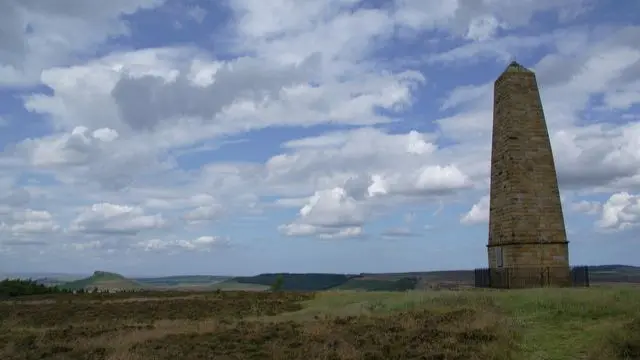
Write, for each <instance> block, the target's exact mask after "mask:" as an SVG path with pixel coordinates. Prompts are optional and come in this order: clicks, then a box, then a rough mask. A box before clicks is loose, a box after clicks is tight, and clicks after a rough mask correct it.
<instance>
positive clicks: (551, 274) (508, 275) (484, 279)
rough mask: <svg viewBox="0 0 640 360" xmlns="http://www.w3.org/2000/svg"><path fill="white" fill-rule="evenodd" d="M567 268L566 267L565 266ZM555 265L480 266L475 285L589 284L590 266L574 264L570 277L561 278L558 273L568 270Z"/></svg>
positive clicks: (503, 286) (495, 286)
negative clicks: (531, 266)
mask: <svg viewBox="0 0 640 360" xmlns="http://www.w3.org/2000/svg"><path fill="white" fill-rule="evenodd" d="M564 269H566V268H564ZM562 270H563V269H562V268H555V267H550V266H546V267H533V268H480V269H475V271H474V277H475V287H477V288H498V289H509V288H531V287H550V286H559V285H560V286H573V287H588V286H589V267H588V266H573V267H571V269H570V276H569V279H566V276H564V278H562V279H559V278H558V275H557V274H566V272H564V271H566V270H564V271H562Z"/></svg>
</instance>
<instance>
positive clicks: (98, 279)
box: [60, 271, 145, 290]
mask: <svg viewBox="0 0 640 360" xmlns="http://www.w3.org/2000/svg"><path fill="white" fill-rule="evenodd" d="M60 287H62V288H64V289H69V290H79V289H93V288H98V289H100V290H109V289H122V290H132V289H143V288H145V285H144V284H141V283H139V282H137V281H135V280H132V279H127V278H126V277H124V276H122V275H120V274H116V273H112V272H107V271H96V272H94V273H93V275H91V276H89V277H87V278H84V279H80V280H75V281H70V282H66V283H63V284H61V285H60Z"/></svg>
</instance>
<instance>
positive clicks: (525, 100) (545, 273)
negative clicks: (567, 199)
mask: <svg viewBox="0 0 640 360" xmlns="http://www.w3.org/2000/svg"><path fill="white" fill-rule="evenodd" d="M490 198H491V200H490V215H489V242H488V245H487V249H488V253H489V268H490V269H491V272H492V274H495V275H493V276H494V278H497V279H500V281H492V282H493V283H494V285H493V286H499V287H506V288H525V287H538V286H568V285H570V283H571V280H570V278H571V276H570V274H571V272H570V268H569V246H568V241H567V235H566V231H565V226H564V217H563V214H562V206H561V202H560V193H559V191H558V180H557V176H556V169H555V164H554V161H553V154H552V151H551V143H550V141H549V133H548V131H547V125H546V121H545V117H544V113H543V110H542V102H541V100H540V93H539V91H538V84H537V81H536V76H535V74H534V73H533V72H532V71H531V70H529V69H526V68H525V67H523V66H521V65H520V64H518V63H516V62H515V61H514V62H511V63H510V64H509V66H508V67H507V68H506V70H505V71H504V72H503V73H502V74H501V75H500V76H499V77H498V79H497V80H496V81H495V83H494V105H493V135H492V150H491V193H490Z"/></svg>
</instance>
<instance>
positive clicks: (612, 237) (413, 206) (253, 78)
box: [0, 0, 640, 276]
mask: <svg viewBox="0 0 640 360" xmlns="http://www.w3.org/2000/svg"><path fill="white" fill-rule="evenodd" d="M638 13H640V2H637V1H613V0H610V1H605V0H564V1H556V0H520V1H511V0H447V1H436V0H367V1H363V0H305V1H302V0H269V1H264V0H193V1H191V0H189V1H187V0H111V1H103V0H84V1H73V0H56V1H47V0H4V1H2V2H1V3H0V145H1V146H0V150H1V151H2V152H1V153H0V273H3V272H5V273H6V272H44V271H50V272H72V273H88V272H92V271H94V270H107V271H115V272H119V273H123V274H130V275H139V276H142V275H144V276H159V275H169V274H219V275H249V274H257V273H263V272H335V273H360V272H400V271H428V270H437V269H440V270H447V269H471V268H474V267H482V266H486V264H487V253H486V244H487V237H488V224H487V221H488V192H489V175H490V164H489V163H490V146H491V124H492V106H493V103H492V102H493V81H494V80H495V79H496V78H497V77H498V76H499V75H500V73H501V72H502V71H503V70H504V69H505V67H506V66H507V65H508V63H509V62H510V61H511V60H513V59H516V60H517V61H518V62H519V63H521V64H522V65H524V66H526V67H528V68H530V69H532V70H534V71H535V72H536V76H537V80H538V83H539V86H540V91H541V97H542V101H543V105H544V110H545V116H546V120H547V125H548V128H549V133H550V137H551V143H552V146H553V151H554V158H555V162H556V167H557V172H558V178H559V184H560V189H561V196H562V200H563V210H564V216H565V221H566V226H567V234H568V240H569V241H570V245H569V247H570V262H571V264H573V265H581V264H587V265H595V264H629V265H640V258H639V257H638V256H637V255H638V254H639V253H640V240H639V239H640V237H639V236H638V235H639V233H638V229H640V228H639V227H638V225H640V42H638V39H639V38H640V20H639V19H638V18H637V16H636V15H637V14H638Z"/></svg>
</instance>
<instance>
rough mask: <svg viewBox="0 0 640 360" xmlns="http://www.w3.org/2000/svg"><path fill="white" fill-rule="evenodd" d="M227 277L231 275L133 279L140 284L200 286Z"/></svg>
mask: <svg viewBox="0 0 640 360" xmlns="http://www.w3.org/2000/svg"><path fill="white" fill-rule="evenodd" d="M229 279H231V276H215V275H178V276H164V277H157V278H135V279H134V280H135V281H137V282H138V283H140V284H144V285H151V286H158V287H193V286H197V287H202V286H210V285H215V284H217V283H220V282H223V281H225V280H229Z"/></svg>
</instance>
